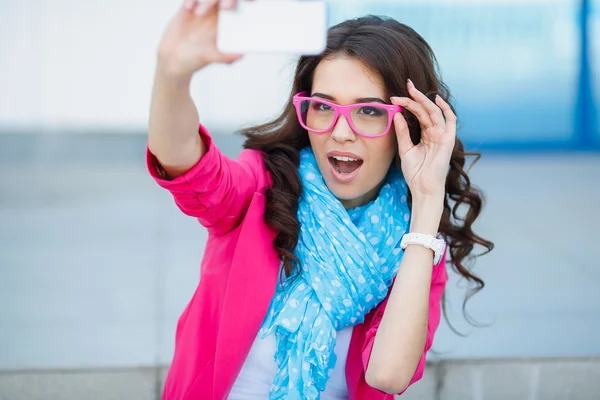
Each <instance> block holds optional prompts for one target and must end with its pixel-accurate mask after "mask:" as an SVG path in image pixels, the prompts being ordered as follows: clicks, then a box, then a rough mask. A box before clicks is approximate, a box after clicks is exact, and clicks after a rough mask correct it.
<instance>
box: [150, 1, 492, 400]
mask: <svg viewBox="0 0 600 400" xmlns="http://www.w3.org/2000/svg"><path fill="white" fill-rule="evenodd" d="M223 3H225V1H223ZM230 3H231V2H230ZM220 6H221V7H226V6H233V4H221V5H220ZM218 7H219V5H218V4H217V1H216V0H215V1H209V2H204V3H203V4H201V5H200V4H198V3H197V2H196V1H193V0H190V1H186V2H185V4H184V5H183V7H182V8H181V9H180V10H179V12H178V13H177V15H176V16H175V17H174V19H173V20H172V21H171V23H170V25H169V26H168V28H167V30H166V32H165V33H164V37H163V39H162V42H161V44H160V46H159V50H158V62H157V69H156V78H155V82H154V92H153V99H152V107H151V117H150V132H149V150H148V167H149V170H150V173H151V174H152V175H153V176H154V178H155V179H156V181H157V182H158V184H160V185H161V186H162V187H164V188H166V189H168V190H169V191H170V192H171V193H172V195H173V196H174V198H175V202H176V203H177V205H178V206H179V207H180V208H181V210H182V211H183V212H184V213H186V214H188V215H190V216H193V217H196V218H198V220H199V221H200V223H201V224H202V225H203V226H205V227H206V228H207V230H208V232H209V239H208V242H207V244H206V250H205V254H204V258H203V261H202V266H201V278H200V283H199V286H198V289H197V291H196V293H195V294H194V296H193V298H192V300H191V301H190V303H189V304H188V306H187V307H186V309H185V310H184V312H183V314H182V316H181V318H180V320H179V323H178V326H177V332H176V347H175V355H174V358H173V363H172V366H171V369H170V372H169V374H168V378H167V381H166V384H165V391H164V397H163V398H164V399H168V400H187V399H189V400H192V399H194V400H196V399H198V400H209V399H215V400H216V399H219V400H222V399H240V400H241V399H244V400H248V399H353V400H354V399H359V400H371V399H393V395H392V394H394V393H402V392H403V391H404V390H405V389H406V388H407V387H408V386H409V385H410V384H412V383H413V382H416V381H417V380H419V379H420V378H421V376H422V375H423V370H424V368H425V354H426V352H427V351H428V350H429V348H430V347H431V345H432V342H433V337H434V333H435V331H436V329H437V327H438V324H439V321H440V314H441V313H440V308H441V302H442V297H443V293H444V288H445V284H446V280H447V274H446V268H445V264H446V261H445V260H446V258H445V255H446V252H447V249H449V250H448V251H449V253H450V256H451V262H452V265H453V266H454V268H455V269H456V270H457V271H458V272H459V273H460V274H461V275H463V276H464V277H465V278H467V279H469V280H471V281H474V282H475V283H476V284H477V285H478V286H479V287H482V286H483V282H482V281H481V280H480V279H479V278H477V277H475V276H474V275H472V274H471V273H470V272H469V271H468V270H467V269H466V268H465V266H464V264H463V263H464V261H465V258H466V257H467V256H469V255H470V254H471V251H472V250H473V247H474V245H475V244H480V245H483V246H484V247H486V248H487V249H491V248H492V244H491V243H490V242H488V241H486V240H484V239H482V238H481V237H479V236H477V235H475V234H474V233H473V231H472V230H471V226H472V224H473V221H474V220H475V219H476V218H477V216H478V215H479V213H480V209H481V203H482V202H481V197H480V194H479V193H478V192H477V191H476V190H475V189H473V188H472V187H471V184H470V181H469V178H468V177H467V174H466V173H465V171H464V169H463V166H464V165H465V156H466V155H467V154H466V153H465V152H464V151H463V146H462V144H461V142H460V141H459V140H458V139H456V136H455V135H456V117H455V115H454V112H453V110H452V108H451V107H450V105H449V104H448V99H449V93H448V91H447V89H446V87H445V86H444V84H443V83H442V82H441V81H440V79H439V77H438V76H437V75H436V70H435V58H434V55H433V53H432V51H431V49H430V47H429V46H428V45H427V43H426V42H425V41H424V40H423V39H422V38H421V37H420V36H419V35H418V34H417V33H415V32H414V31H413V30H412V29H410V28H408V27H407V26H405V25H402V24H400V23H398V22H396V21H394V20H391V19H381V18H376V17H365V18H360V19H356V20H350V21H347V22H344V23H342V24H340V25H338V26H335V27H333V28H331V30H330V32H329V39H328V46H327V49H326V50H325V51H324V53H323V54H321V55H319V56H310V57H308V56H305V57H301V58H300V60H299V62H298V65H297V69H296V74H295V77H294V82H293V90H292V94H291V96H290V99H289V102H288V104H287V107H286V108H285V110H284V112H283V114H282V115H281V116H280V117H279V118H277V119H276V120H274V121H273V122H271V123H268V124H265V125H262V126H257V127H255V128H251V129H247V130H246V131H245V132H244V134H245V136H246V138H247V141H246V144H245V150H244V151H243V152H242V153H241V154H240V156H239V158H238V159H237V160H236V161H233V160H231V159H229V158H227V157H225V156H224V155H223V154H221V153H220V152H219V150H218V149H217V148H216V147H215V146H214V144H213V142H212V140H211V137H210V135H209V133H208V132H207V131H206V129H205V128H204V127H203V126H202V125H200V120H199V116H198V113H197V111H196V108H195V106H194V103H193V102H192V99H191V98H190V94H189V85H190V80H191V77H192V75H193V74H194V73H195V72H196V71H198V70H200V69H202V68H203V67H205V66H207V65H208V64H210V63H219V62H222V63H231V62H234V61H236V60H237V59H238V58H239V56H237V55H225V54H220V53H219V52H218V51H217V50H216V48H215V29H216V21H217V14H218ZM207 95H209V94H207ZM213 95H214V94H213ZM198 127H200V128H199V129H198ZM459 207H460V208H461V212H460V213H459V212H457V209H458V208H459ZM464 212H466V214H463V213H464ZM446 243H447V245H446Z"/></svg>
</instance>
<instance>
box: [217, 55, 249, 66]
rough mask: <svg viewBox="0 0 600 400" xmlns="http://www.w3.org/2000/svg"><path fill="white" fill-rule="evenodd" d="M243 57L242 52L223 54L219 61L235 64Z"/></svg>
mask: <svg viewBox="0 0 600 400" xmlns="http://www.w3.org/2000/svg"><path fill="white" fill-rule="evenodd" d="M242 57H243V55H242V54H221V55H220V56H219V58H218V60H217V62H220V63H223V64H233V63H234V62H236V61H238V60H239V59H240V58H242Z"/></svg>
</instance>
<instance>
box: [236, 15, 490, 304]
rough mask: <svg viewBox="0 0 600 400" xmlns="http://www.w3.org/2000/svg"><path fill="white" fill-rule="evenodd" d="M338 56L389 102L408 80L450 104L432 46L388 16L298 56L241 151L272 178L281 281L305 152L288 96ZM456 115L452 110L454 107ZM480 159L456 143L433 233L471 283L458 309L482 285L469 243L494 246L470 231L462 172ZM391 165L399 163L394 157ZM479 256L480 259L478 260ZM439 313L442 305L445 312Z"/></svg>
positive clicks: (270, 209)
mask: <svg viewBox="0 0 600 400" xmlns="http://www.w3.org/2000/svg"><path fill="white" fill-rule="evenodd" d="M336 56H343V57H353V58H355V59H358V60H360V61H361V62H362V63H364V64H365V65H366V66H368V67H370V68H371V69H372V70H373V71H377V72H378V73H379V75H380V76H381V77H382V78H383V82H384V84H385V87H386V88H387V90H388V93H387V95H388V97H391V96H404V97H408V96H409V95H408V91H407V88H406V81H407V79H409V78H410V79H411V80H412V81H413V82H414V84H415V85H416V87H417V88H419V89H420V90H421V91H422V92H423V93H425V94H426V95H427V96H428V97H429V98H430V99H432V100H433V99H434V98H435V95H436V94H439V95H440V96H441V97H442V98H443V99H444V100H446V102H448V103H449V104H452V101H451V96H450V92H449V91H448V88H447V87H446V85H445V84H444V83H443V82H442V80H441V79H440V75H439V73H438V64H437V60H436V58H435V55H434V54H433V51H432V49H431V47H430V46H429V45H428V44H427V42H426V41H425V40H424V39H423V38H422V37H421V36H420V35H419V34H417V33H416V32H415V31H414V30H413V29H411V28H410V27H408V26H406V25H404V24H401V23H399V22H398V21H396V20H394V19H391V18H382V17H376V16H366V17H362V18H357V19H352V20H348V21H345V22H343V23H341V24H339V25H336V26H334V27H332V28H330V30H329V33H328V40H327V47H326V49H325V51H324V52H323V53H322V54H320V55H316V56H303V57H301V58H300V59H299V61H298V64H297V66H296V71H295V76H294V80H293V85H292V91H291V95H290V98H289V101H288V103H287V105H286V106H285V109H284V110H283V112H282V114H281V115H280V116H279V117H277V118H276V119H275V120H273V121H271V122H268V123H265V124H263V125H259V126H255V127H251V128H247V129H244V130H243V131H242V134H243V135H244V136H245V137H246V139H247V140H246V142H245V144H244V147H245V148H247V149H254V150H259V151H261V152H262V153H263V154H264V162H265V166H266V168H267V170H268V171H269V173H270V174H271V178H272V181H273V183H272V187H270V188H268V189H267V190H266V192H265V195H266V199H267V204H266V210H265V216H264V218H265V221H266V222H267V223H268V224H269V225H271V226H272V227H274V228H275V229H277V231H278V232H279V233H278V235H277V237H276V239H275V243H274V245H275V248H276V250H277V252H278V253H279V256H280V258H281V260H282V261H283V268H284V271H285V273H286V274H287V275H293V274H294V273H295V272H297V271H294V265H297V262H298V260H297V259H296V257H295V256H294V250H295V248H296V245H297V243H298V233H299V231H300V224H299V222H298V219H297V217H296V212H297V209H298V198H299V196H300V193H301V191H302V186H301V183H300V177H299V175H298V172H297V170H298V166H299V164H300V157H299V150H300V149H302V148H304V147H306V146H309V145H310V143H309V139H308V134H307V132H306V131H305V130H304V129H303V128H302V127H301V126H300V124H299V122H298V119H297V116H296V111H295V109H294V106H293V103H292V96H293V95H294V94H296V93H298V92H304V91H306V92H311V89H312V82H313V74H314V71H315V69H316V67H317V65H319V63H320V62H321V60H324V59H328V58H333V57H336ZM453 109H454V108H453ZM403 115H404V117H405V118H406V119H407V122H408V126H409V129H410V135H411V138H412V141H413V143H419V141H420V140H421V128H420V125H419V121H418V120H417V119H416V117H415V116H414V115H412V114H411V113H409V112H408V111H404V112H403ZM469 156H472V157H474V161H473V163H474V162H476V161H477V160H478V159H479V157H480V155H479V154H477V153H467V152H465V149H464V146H463V144H462V142H461V141H460V140H459V139H458V138H457V140H456V144H455V147H454V150H453V153H452V158H451V161H450V168H449V173H448V177H447V179H446V198H445V201H444V212H443V216H442V220H441V223H440V227H439V231H440V233H441V234H442V235H443V236H444V237H445V239H446V241H447V242H448V245H449V249H450V250H449V251H450V261H451V264H452V266H453V268H454V270H455V271H457V272H458V273H459V274H460V275H462V276H463V277H464V278H466V279H467V280H468V281H469V282H471V283H472V284H474V285H473V287H472V289H471V290H469V292H468V293H467V297H466V298H465V302H464V303H463V312H464V314H465V316H467V314H466V309H465V305H466V302H467V300H468V299H469V298H470V297H471V296H472V295H473V294H475V293H476V292H478V291H479V290H481V289H482V288H483V287H484V282H483V280H482V279H481V278H479V277H477V276H476V275H474V274H473V273H472V272H471V270H470V269H471V268H470V266H469V264H470V263H469V261H471V260H472V258H473V257H476V255H473V254H472V253H473V250H474V247H475V245H481V246H483V248H484V252H483V253H484V254H485V253H487V252H489V251H491V250H492V249H493V247H494V245H493V243H492V242H490V241H488V240H485V239H484V238H482V237H481V236H478V235H477V234H475V233H474V232H473V229H472V226H473V222H474V221H475V220H476V219H477V217H478V216H479V214H480V213H481V209H482V205H483V197H482V194H481V192H480V191H479V190H478V189H477V188H476V187H474V186H473V185H472V184H471V180H470V179H469V176H468V175H467V171H466V168H465V164H466V160H467V157H469ZM396 161H397V163H400V162H401V160H400V158H399V157H397V160H396ZM480 255H481V254H480ZM444 314H445V307H444Z"/></svg>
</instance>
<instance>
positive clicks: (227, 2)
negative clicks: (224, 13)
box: [219, 0, 233, 10]
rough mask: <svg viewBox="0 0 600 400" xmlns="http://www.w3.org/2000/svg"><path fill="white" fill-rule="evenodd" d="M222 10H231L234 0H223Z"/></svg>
mask: <svg viewBox="0 0 600 400" xmlns="http://www.w3.org/2000/svg"><path fill="white" fill-rule="evenodd" d="M219 8H221V10H229V9H232V8H233V0H221V3H220V7H219Z"/></svg>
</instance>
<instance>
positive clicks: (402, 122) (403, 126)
mask: <svg viewBox="0 0 600 400" xmlns="http://www.w3.org/2000/svg"><path fill="white" fill-rule="evenodd" d="M394 128H395V129H396V138H397V139H398V152H399V154H400V158H402V156H403V155H404V154H406V153H408V152H409V151H410V149H412V148H413V147H415V145H414V144H413V142H412V139H411V138H410V130H409V129H408V124H407V123H406V119H404V116H403V115H402V113H400V112H397V113H396V114H394Z"/></svg>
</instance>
